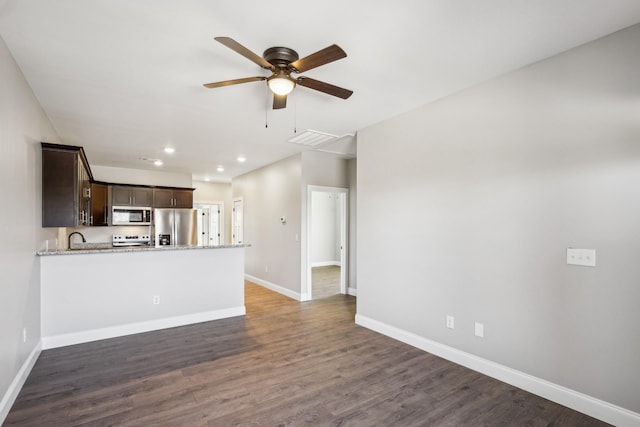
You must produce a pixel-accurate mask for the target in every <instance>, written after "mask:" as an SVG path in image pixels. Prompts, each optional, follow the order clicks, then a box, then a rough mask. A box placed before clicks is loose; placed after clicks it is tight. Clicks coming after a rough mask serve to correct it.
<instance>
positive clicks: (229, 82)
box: [203, 76, 267, 89]
mask: <svg viewBox="0 0 640 427" xmlns="http://www.w3.org/2000/svg"><path fill="white" fill-rule="evenodd" d="M260 80H267V78H266V77H262V76H260V77H246V78H244V79H234V80H225V81H223V82H215V83H207V84H204V85H203V86H204V87H208V88H209V89H213V88H215V87H223V86H231V85H238V84H240V83H249V82H258V81H260Z"/></svg>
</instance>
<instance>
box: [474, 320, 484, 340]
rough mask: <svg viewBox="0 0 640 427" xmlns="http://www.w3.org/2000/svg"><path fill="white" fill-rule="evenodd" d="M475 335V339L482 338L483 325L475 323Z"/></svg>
mask: <svg viewBox="0 0 640 427" xmlns="http://www.w3.org/2000/svg"><path fill="white" fill-rule="evenodd" d="M475 334H476V336H477V337H480V338H484V324H483V323H480V322H476V325H475Z"/></svg>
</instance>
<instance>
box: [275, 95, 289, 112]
mask: <svg viewBox="0 0 640 427" xmlns="http://www.w3.org/2000/svg"><path fill="white" fill-rule="evenodd" d="M286 106H287V95H276V94H275V93H274V94H273V109H274V110H279V109H280V108H285V107H286Z"/></svg>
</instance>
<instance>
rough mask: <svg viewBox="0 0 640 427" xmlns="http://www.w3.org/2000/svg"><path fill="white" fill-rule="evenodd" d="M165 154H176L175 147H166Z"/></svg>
mask: <svg viewBox="0 0 640 427" xmlns="http://www.w3.org/2000/svg"><path fill="white" fill-rule="evenodd" d="M164 152H165V153H167V154H173V153H175V152H176V149H175V148H173V147H164Z"/></svg>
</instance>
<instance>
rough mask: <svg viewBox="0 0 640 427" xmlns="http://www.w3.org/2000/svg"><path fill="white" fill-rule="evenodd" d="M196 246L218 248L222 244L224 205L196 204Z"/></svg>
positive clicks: (214, 203) (221, 203)
mask: <svg viewBox="0 0 640 427" xmlns="http://www.w3.org/2000/svg"><path fill="white" fill-rule="evenodd" d="M194 208H196V209H197V211H198V246H219V245H222V244H224V241H225V240H224V239H225V236H224V203H223V202H207V203H197V204H195V205H194Z"/></svg>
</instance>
